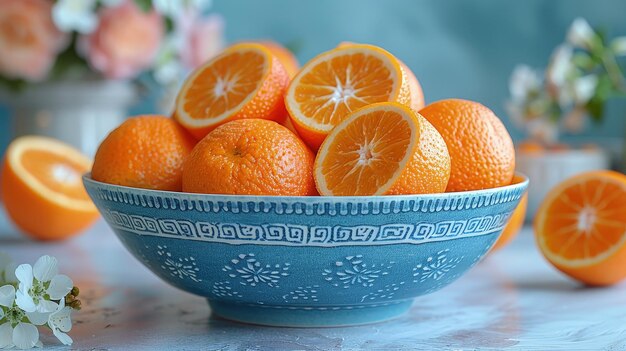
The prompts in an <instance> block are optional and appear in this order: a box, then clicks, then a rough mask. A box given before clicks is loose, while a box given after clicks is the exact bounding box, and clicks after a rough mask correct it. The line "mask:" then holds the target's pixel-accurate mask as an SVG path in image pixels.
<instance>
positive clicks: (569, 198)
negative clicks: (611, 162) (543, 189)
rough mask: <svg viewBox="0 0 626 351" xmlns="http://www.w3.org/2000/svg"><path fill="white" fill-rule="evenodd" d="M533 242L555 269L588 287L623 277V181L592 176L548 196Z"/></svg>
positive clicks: (616, 177) (605, 175)
mask: <svg viewBox="0 0 626 351" xmlns="http://www.w3.org/2000/svg"><path fill="white" fill-rule="evenodd" d="M534 224H535V231H536V237H537V243H538V245H539V248H540V249H541V251H542V253H543V254H544V256H545V257H546V258H547V259H548V261H550V262H551V263H552V264H554V265H555V266H556V267H557V268H559V269H560V270H562V271H563V272H565V273H566V274H568V275H570V276H572V277H574V278H575V279H578V280H580V281H582V282H585V283H587V284H592V285H607V284H613V283H616V282H618V281H619V280H622V279H623V278H625V277H626V176H624V175H623V174H620V173H616V172H612V171H594V172H588V173H584V174H581V175H578V176H575V177H573V178H570V179H568V180H566V181H565V182H563V183H561V184H560V185H558V186H557V187H556V188H554V189H553V190H551V191H550V193H549V194H548V195H547V197H546V199H545V200H544V201H543V203H542V205H541V207H540V208H539V211H538V213H537V217H536V218H535V223H534Z"/></svg>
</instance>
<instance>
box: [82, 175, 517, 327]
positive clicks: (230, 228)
mask: <svg viewBox="0 0 626 351" xmlns="http://www.w3.org/2000/svg"><path fill="white" fill-rule="evenodd" d="M524 179H526V178H524ZM84 183H85V187H86V188H87V191H88V193H89V195H90V196H91V198H92V199H93V201H94V203H95V204H96V206H97V207H98V209H99V210H100V212H101V213H102V215H103V217H104V219H105V220H106V221H107V222H108V224H109V225H110V226H111V228H113V230H114V231H115V233H116V234H117V236H118V237H119V238H120V240H121V241H122V242H123V243H124V245H125V246H126V248H127V249H128V250H129V251H130V252H131V253H132V254H133V255H134V256H135V257H137V258H138V259H139V260H140V261H141V262H143V264H144V265H146V266H147V267H148V268H149V269H150V270H152V271H153V272H154V273H155V274H157V275H158V276H159V277H161V278H162V279H163V280H165V281H166V282H168V283H170V284H172V285H174V286H176V287H178V288H181V289H183V290H185V291H188V292H191V293H194V294H197V295H200V296H204V297H207V298H208V300H209V303H210V305H211V307H212V310H213V312H214V313H216V314H218V315H220V316H223V317H226V318H229V319H234V320H239V321H243V322H250V323H258V324H268V325H284V326H330V325H352V324H361V323H369V322H374V321H379V320H385V319H389V318H392V317H395V316H397V315H399V314H401V313H402V312H404V311H406V310H407V309H408V308H409V306H410V305H411V303H412V301H413V298H414V297H416V296H419V295H423V294H427V293H430V292H434V291H436V290H438V289H440V288H442V287H443V286H445V285H447V284H449V283H451V282H452V281H454V280H456V279H457V278H458V277H460V276H461V275H462V274H463V273H464V272H466V271H467V270H468V269H469V268H470V267H472V266H473V265H474V264H476V262H478V261H479V260H480V258H481V257H483V256H484V255H485V253H486V252H487V251H488V250H489V249H490V248H491V246H492V245H493V243H494V242H495V240H496V239H497V237H498V236H499V234H500V232H501V231H502V229H503V227H504V226H505V224H506V223H507V221H508V218H509V217H510V215H511V213H512V211H513V209H514V208H515V206H516V205H517V203H518V202H519V199H520V197H521V196H522V195H523V193H524V191H525V190H526V187H527V184H528V181H527V180H524V181H523V182H521V183H518V184H514V185H511V186H507V187H502V188H497V189H488V190H481V191H472V192H462V193H446V194H433V195H405V196H378V197H265V196H229V195H205V194H185V193H173V192H164V191H151V190H142V189H133V188H127V187H121V186H115V185H109V184H103V183H99V182H96V181H93V180H92V179H91V178H90V177H89V175H86V176H85V177H84Z"/></svg>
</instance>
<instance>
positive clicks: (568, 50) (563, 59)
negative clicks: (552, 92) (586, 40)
mask: <svg viewBox="0 0 626 351" xmlns="http://www.w3.org/2000/svg"><path fill="white" fill-rule="evenodd" d="M573 53H574V49H573V48H572V47H571V46H569V45H566V44H563V45H559V46H557V47H556V49H554V52H553V53H552V57H551V58H550V64H549V66H548V70H547V72H546V74H547V78H548V80H549V81H550V83H551V84H554V85H556V86H558V87H561V86H563V85H564V84H565V83H566V81H567V78H568V77H569V75H570V73H571V72H572V70H573V69H574V64H573V63H572V55H573Z"/></svg>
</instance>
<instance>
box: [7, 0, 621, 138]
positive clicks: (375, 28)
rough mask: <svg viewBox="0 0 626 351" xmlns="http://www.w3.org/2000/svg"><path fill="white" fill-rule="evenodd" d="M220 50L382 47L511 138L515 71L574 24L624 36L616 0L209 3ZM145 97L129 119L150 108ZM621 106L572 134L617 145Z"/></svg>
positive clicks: (429, 90)
mask: <svg viewBox="0 0 626 351" xmlns="http://www.w3.org/2000/svg"><path fill="white" fill-rule="evenodd" d="M211 12H213V13H219V14H221V15H222V16H223V17H224V18H225V20H226V30H225V33H226V38H227V40H228V41H229V42H234V41H239V40H244V39H264V38H271V39H274V40H276V41H278V42H280V43H283V44H286V45H287V46H289V47H290V48H292V49H295V51H296V55H297V56H298V58H299V60H300V62H301V63H304V62H306V61H307V60H308V59H310V58H312V57H313V56H315V55H316V54H318V53H320V52H321V51H325V50H328V49H330V48H332V47H334V46H336V45H337V44H338V43H339V42H341V41H354V42H366V43H372V44H376V45H380V46H383V47H384V48H386V49H387V50H389V51H391V52H392V53H394V54H395V55H396V56H398V57H399V58H401V59H402V60H403V61H405V62H406V64H407V65H409V66H410V67H411V68H412V69H413V71H414V72H415V74H416V75H417V77H418V79H419V80H420V82H421V83H422V86H423V88H424V92H425V96H426V101H427V102H432V101H435V100H438V99H442V98H447V97H460V98H467V99H472V100H476V101H479V102H482V103H483V104H485V105H487V106H489V107H490V108H492V109H493V110H494V111H495V112H496V113H497V114H498V115H499V116H500V117H501V118H502V119H503V121H504V122H505V124H507V126H508V127H509V130H510V132H511V134H512V136H513V138H514V139H516V140H521V139H522V138H523V135H522V133H521V131H520V130H518V129H516V128H515V127H514V126H513V125H512V123H511V122H510V120H509V118H508V117H507V115H506V113H505V109H504V104H505V101H506V100H507V98H508V97H509V91H508V85H507V84H508V79H509V76H510V74H511V71H512V70H513V68H514V67H515V66H516V65H517V64H519V63H525V64H528V65H530V66H535V67H544V66H545V64H546V62H547V58H548V57H549V56H550V54H551V52H552V50H553V49H554V47H555V46H556V45H557V44H559V43H560V42H562V40H563V37H564V35H565V33H566V31H567V28H568V26H569V25H570V23H571V22H572V20H573V19H574V18H576V17H584V18H586V19H587V20H588V21H589V23H591V25H593V26H594V27H598V28H602V29H603V30H604V31H606V32H607V34H608V35H609V36H616V35H626V21H624V14H625V13H626V1H623V0H595V1H588V0H553V1H546V0H525V1H515V0H476V1H467V0H446V1H433V0H388V1H377V0H341V1H337V0H316V1H287V0H263V1H258V0H214V2H213V7H212V8H211ZM156 100H157V97H156V96H145V97H144V98H143V99H142V100H141V101H140V102H138V103H137V104H136V105H135V106H134V107H133V109H132V111H131V113H132V114H138V113H150V112H154V111H155V110H156V104H157V101H156ZM9 120H10V119H9V115H8V110H7V109H6V108H5V107H4V106H0V148H2V149H3V148H4V147H5V146H6V145H7V144H8V141H9V138H10V125H9ZM625 120H626V103H624V101H614V102H611V103H609V105H608V106H607V111H606V121H605V123H603V124H602V125H596V126H592V127H591V128H590V129H588V131H587V132H585V134H583V135H580V136H565V138H564V139H565V140H575V139H580V138H583V139H585V140H590V139H593V140H594V141H600V142H602V141H605V142H606V141H608V140H612V139H615V140H620V139H622V137H623V135H624V131H625V130H626V123H625V122H624V121H625Z"/></svg>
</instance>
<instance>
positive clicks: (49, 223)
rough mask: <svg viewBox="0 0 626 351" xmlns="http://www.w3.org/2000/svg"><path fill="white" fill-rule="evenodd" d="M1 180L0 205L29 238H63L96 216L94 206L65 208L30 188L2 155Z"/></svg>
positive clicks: (89, 223) (89, 222)
mask: <svg viewBox="0 0 626 351" xmlns="http://www.w3.org/2000/svg"><path fill="white" fill-rule="evenodd" d="M85 171H86V170H85ZM1 181H2V193H3V201H4V207H5V209H6V211H7V213H8V215H9V217H10V218H11V220H12V221H13V222H14V223H15V224H16V225H17V226H18V227H19V228H20V229H21V230H22V231H23V232H24V233H26V234H27V235H28V236H30V237H32V238H33V239H37V240H44V241H51V240H61V239H67V238H70V237H72V236H75V235H76V234H78V233H80V232H81V231H83V230H84V229H86V228H87V227H89V226H90V225H91V224H92V223H93V222H94V221H95V220H96V219H97V218H98V211H97V210H96V208H95V207H93V208H90V209H85V210H84V211H79V210H76V209H70V208H65V207H62V206H59V205H58V204H55V203H53V202H52V201H50V200H49V199H47V198H46V197H44V196H42V195H41V194H39V193H38V192H36V191H33V190H32V189H31V188H30V187H29V186H28V185H27V184H26V183H25V182H24V181H23V180H22V179H21V178H20V177H19V176H18V175H17V174H16V173H15V171H14V170H13V168H12V167H11V166H10V165H9V162H7V159H6V158H5V159H4V162H3V165H2V179H1Z"/></svg>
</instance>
